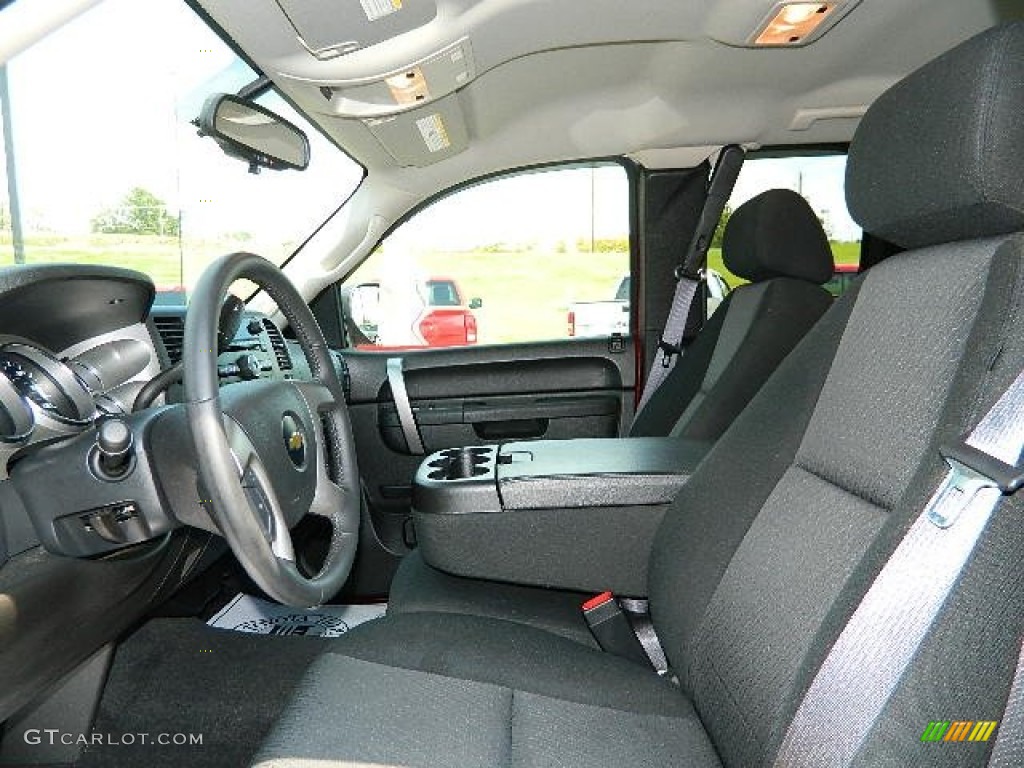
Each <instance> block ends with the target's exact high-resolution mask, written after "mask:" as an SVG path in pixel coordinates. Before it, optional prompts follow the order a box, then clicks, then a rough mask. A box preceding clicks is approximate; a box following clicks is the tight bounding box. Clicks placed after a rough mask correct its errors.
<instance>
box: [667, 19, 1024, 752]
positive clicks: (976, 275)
mask: <svg viewBox="0 0 1024 768" xmlns="http://www.w3.org/2000/svg"><path fill="white" fill-rule="evenodd" d="M1021 106H1024V24H1011V25H1005V26H1003V27H1000V28H997V29H995V30H991V31H989V32H988V33H985V34H983V35H981V36H979V37H978V38H976V39H974V40H972V41H969V42H968V43H966V44H964V45H962V46H960V47H958V48H956V49H954V50H953V51H951V52H950V53H948V54H946V55H944V56H942V57H940V58H939V59H937V60H936V61H934V62H932V63H930V64H928V65H926V66H925V67H923V68H922V69H921V70H919V71H918V72H916V73H914V74H913V75H911V76H910V77H908V78H907V79H906V80H905V81H903V82H902V83H900V84H899V85H897V86H895V87H894V88H893V89H892V90H890V91H889V92H887V93H886V94H884V95H883V96H882V97H880V98H879V99H878V100H877V102H876V103H875V104H874V105H873V106H872V107H871V109H870V110H869V111H868V113H867V114H866V115H865V117H864V118H863V121H862V123H861V126H860V128H859V129H858V132H857V135H856V137H855V139H854V143H853V145H852V146H851V150H850V158H849V163H848V171H847V196H848V201H849V207H850V210H851V212H852V213H853V215H854V217H855V218H856V219H857V220H858V222H859V223H861V224H862V225H863V226H864V227H865V228H866V229H868V230H869V231H872V232H876V233H878V234H880V235H882V236H884V237H886V238H887V239H889V240H891V241H892V242H895V243H897V244H899V245H902V246H905V247H908V248H911V249H912V250H909V251H907V252H904V253H902V254H898V255H896V256H894V257H892V258H890V259H888V260H887V261H885V262H883V263H882V264H880V265H878V266H876V267H874V268H873V269H872V270H871V271H870V272H869V273H867V275H866V276H865V277H864V278H863V279H862V280H860V281H858V282H857V283H855V285H854V286H853V288H852V290H851V291H850V292H848V293H847V294H846V295H844V296H843V297H842V298H841V299H839V300H838V301H837V302H836V303H835V305H834V306H833V307H832V308H831V309H830V310H829V311H828V312H827V313H826V314H825V316H824V317H823V318H822V320H821V321H820V322H819V323H818V324H817V325H816V326H815V328H814V329H813V330H812V331H811V332H810V333H808V334H807V336H806V337H805V338H804V340H803V341H802V342H801V343H800V344H799V345H798V346H797V347H796V349H795V350H794V351H793V353H792V354H791V355H790V356H789V357H788V358H787V359H786V360H785V361H784V362H783V364H782V365H781V366H780V367H779V368H778V370H777V371H776V372H775V374H774V375H773V376H772V377H771V378H770V379H769V380H768V382H767V383H766V384H765V386H764V387H763V388H762V389H761V390H760V392H759V393H758V394H757V396H756V397H755V398H754V399H753V400H752V402H751V403H750V406H749V407H748V408H747V409H746V410H745V411H744V412H743V413H742V414H741V415H740V416H739V417H738V418H737V419H736V421H735V422H734V424H733V425H732V427H731V428H730V429H729V430H728V431H726V433H725V434H724V436H723V437H722V439H721V440H720V441H719V442H718V443H717V444H716V445H715V447H714V448H713V450H712V451H711V453H710V454H709V455H708V457H707V458H706V459H705V461H704V462H703V464H702V465H701V466H700V468H699V469H698V471H697V472H696V473H695V474H694V476H693V477H692V478H691V480H690V482H689V483H688V484H687V485H686V486H685V488H684V489H683V490H682V492H681V493H680V494H679V496H678V497H677V499H676V501H675V503H674V505H673V508H672V509H671V510H670V512H669V513H668V514H667V515H666V518H665V520H664V523H663V525H662V528H661V530H660V532H659V535H658V538H657V541H656V544H655V548H654V551H653V553H652V558H651V561H650V566H649V582H650V597H651V609H652V614H653V618H654V623H655V627H656V630H657V632H658V634H659V637H660V638H661V640H662V643H663V645H664V647H665V650H666V653H667V655H668V657H669V660H670V662H671V663H672V665H673V667H674V669H675V670H676V671H677V673H678V674H679V676H680V678H681V681H682V684H683V687H684V689H685V690H686V691H687V692H688V693H689V694H690V696H691V697H692V699H693V701H694V703H695V705H696V707H697V709H698V711H699V713H700V715H701V718H702V720H703V722H704V723H705V726H706V727H707V729H708V732H709V733H710V735H711V737H712V739H713V740H714V742H715V745H716V748H717V749H718V751H719V754H720V755H721V757H722V760H723V763H724V764H725V765H726V766H758V765H768V764H770V763H771V760H772V759H773V756H774V754H775V752H776V751H777V749H778V746H779V743H780V741H781V739H782V736H783V734H784V733H785V730H786V727H787V726H788V724H789V722H790V721H791V719H792V717H793V714H794V712H795V711H796V708H797V706H798V705H799V703H800V700H801V698H802V696H803V694H804V692H805V691H806V689H807V687H808V686H809V685H810V682H811V680H812V679H813V677H814V674H815V673H816V671H817V670H818V668H819V667H820V665H821V663H822V661H823V660H824V658H825V656H826V655H827V653H828V650H829V648H830V647H831V645H832V644H833V643H834V642H835V640H836V638H837V637H838V635H839V633H840V632H841V630H842V628H843V626H844V625H845V623H846V621H847V620H848V618H849V616H850V615H851V614H852V612H853V610H854V609H855V608H856V605H857V603H858V601H859V600H860V598H861V597H862V596H863V594H864V593H865V591H866V590H867V588H868V586H869V585H870V583H871V581H872V579H873V578H874V576H875V575H876V574H877V573H878V572H879V570H880V569H881V568H882V567H883V565H884V563H885V561H886V559H887V557H888V555H889V554H890V553H891V552H892V550H893V549H894V548H895V546H896V544H897V543H898V542H899V540H900V538H901V536H902V534H903V533H904V532H905V530H906V529H907V527H908V526H909V524H910V522H911V521H912V520H913V519H914V518H915V517H916V516H917V514H918V513H919V512H920V510H921V509H922V508H923V506H924V504H925V503H926V502H927V500H928V498H929V496H930V494H931V492H932V491H933V490H934V488H935V487H936V486H937V484H938V483H939V481H940V480H941V478H942V476H943V475H944V473H945V470H946V465H945V463H944V462H943V460H942V458H941V456H940V455H939V452H938V446H939V445H940V444H941V443H944V442H949V441H953V440H956V439H957V438H958V437H959V436H960V435H962V434H964V433H965V432H967V431H968V430H969V429H970V428H971V426H973V424H974V423H975V422H976V421H977V419H979V418H980V417H981V416H982V415H983V414H984V413H985V412H986V411H987V409H988V408H989V407H990V406H991V404H992V403H993V402H994V401H995V400H996V399H997V398H998V396H999V395H1000V394H1001V392H1002V391H1003V390H1004V389H1005V388H1006V387H1007V386H1008V385H1009V384H1010V382H1011V381H1012V380H1013V379H1014V378H1015V377H1016V376H1017V374H1018V373H1019V372H1020V370H1021V368H1022V366H1024V289H1022V274H1024V270H1022V266H1024V235H1022V234H1021V232H1024V186H1022V185H1021V184H1020V182H1019V179H1020V178H1022V171H1024V168H1021V160H1020V155H1019V152H1018V149H1019V147H1020V146H1022V145H1024V127H1022V124H1021V122H1020V121H1019V119H1018V117H1017V116H1018V115H1019V114H1020V108H1021ZM997 164H1005V165H1006V166H1007V167H1008V168H1001V169H1000V170H999V171H998V172H997V171H995V170H994V166H995V165H997ZM1022 502H1024V498H1022V497H1020V495H1018V497H1014V498H1012V499H1009V500H1006V501H1005V502H1004V508H1003V510H1002V512H1001V513H1000V514H999V515H998V516H997V518H996V519H995V520H994V521H993V523H992V524H991V525H990V527H989V529H988V530H987V531H986V532H985V534H984V535H983V537H982V540H981V541H980V543H979V546H978V549H977V551H976V552H975V554H974V556H973V558H972V560H971V562H970V563H969V564H968V569H967V571H966V573H965V574H964V576H963V578H962V580H961V582H960V583H959V584H958V587H957V590H956V592H955V594H954V595H953V596H952V597H951V598H950V600H949V601H948V602H947V604H946V605H945V606H944V608H943V611H942V613H941V614H940V616H939V618H938V620H937V622H936V624H935V625H934V626H933V628H932V630H931V631H930V632H929V635H928V637H927V640H926V642H925V644H924V646H923V647H922V649H921V650H920V652H919V654H918V656H917V658H916V659H915V661H914V663H913V664H912V665H911V667H910V669H909V670H908V672H907V674H906V675H905V677H904V678H903V680H902V681H901V683H900V685H899V686H898V688H897V690H896V691H895V693H894V695H893V696H892V697H891V699H890V700H889V702H888V703H887V705H886V707H885V710H884V711H883V715H882V716H881V717H880V718H879V719H878V721H877V722H876V723H875V725H874V727H873V730H872V731H871V733H870V734H868V736H867V737H866V738H865V739H864V741H863V742H862V743H861V746H860V751H859V752H858V754H857V764H863V765H919V764H920V765H972V764H974V765H983V764H984V761H985V753H986V749H987V748H988V747H989V746H990V745H986V744H972V745H965V748H964V749H954V750H945V751H943V750H935V749H934V745H931V744H925V743H922V742H921V741H920V735H921V732H922V731H923V730H924V728H925V726H927V724H928V722H929V721H930V720H936V719H940V720H950V719H998V718H999V712H1000V711H1001V708H1002V705H1003V703H1004V702H1005V698H1006V692H1007V689H1008V686H1009V681H1010V677H1011V675H1012V671H1013V668H1014V662H1015V660H1016V658H1017V653H1018V650H1019V642H1020V637H1021V633H1022V631H1024V587H1022V585H1024V560H1022V558H1021V557H1020V551H1021V545H1022V544H1024V526H1020V524H1019V520H1020V517H1019V515H1020V513H1021V512H1022V511H1024V503H1022ZM880 631H884V628H880ZM836 727H837V728H842V727H843V724H842V723H837V724H836ZM822 738H823V739H825V738H828V734H822ZM929 748H930V749H929Z"/></svg>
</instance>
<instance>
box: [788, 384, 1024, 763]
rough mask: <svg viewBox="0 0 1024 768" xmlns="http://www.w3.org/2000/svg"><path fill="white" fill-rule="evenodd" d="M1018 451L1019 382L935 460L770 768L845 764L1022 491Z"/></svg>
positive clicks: (1021, 432)
mask: <svg viewBox="0 0 1024 768" xmlns="http://www.w3.org/2000/svg"><path fill="white" fill-rule="evenodd" d="M1022 449H1024V372H1022V373H1021V374H1020V375H1018V376H1017V378H1016V380H1015V381H1014V382H1013V384H1012V385H1011V386H1010V388H1009V389H1007V390H1006V392H1004V393H1003V395H1002V397H1000V398H999V400H998V401H997V402H996V404H995V405H994V406H993V407H992V409H991V410H990V411H989V412H988V413H987V414H985V416H984V418H982V419H981V421H980V422H979V423H978V425H977V426H976V427H975V428H974V430H973V431H972V432H971V434H970V435H969V436H968V437H967V438H966V440H964V441H962V442H961V443H960V444H958V445H956V446H954V447H952V448H946V449H943V450H942V456H943V458H944V459H945V460H946V462H947V463H948V464H949V472H948V473H947V474H946V477H945V478H944V479H943V481H942V483H941V484H940V485H939V487H938V489H937V490H936V491H935V493H934V494H933V495H932V497H931V499H930V500H929V501H928V503H927V504H926V505H925V508H924V510H923V511H922V512H921V514H920V515H919V516H918V518H917V519H916V520H915V521H914V523H913V525H912V526H911V527H910V530H908V531H907V533H906V535H905V536H904V537H903V540H902V541H901V542H900V543H899V546H897V547H896V550H895V551H894V552H893V554H892V556H891V557H890V558H889V560H888V562H886V564H885V566H884V567H883V568H882V570H881V571H880V572H879V574H878V576H877V577H876V578H875V581H874V583H872V585H871V587H870V589H868V591H867V594H865V595H864V598H863V599H862V600H861V602H860V605H858V606H857V609H856V610H855V611H854V613H853V615H852V616H851V617H850V620H849V622H847V624H846V627H845V628H844V629H843V631H842V633H841V634H840V635H839V639H838V640H837V641H836V643H835V645H834V646H832V649H831V650H830V651H829V653H828V656H827V657H826V658H825V661H824V662H823V663H822V665H821V668H820V669H819V670H818V673H817V675H815V677H814V681H813V682H812V683H811V686H810V688H809V689H808V690H807V693H806V694H804V698H803V701H801V703H800V706H799V708H798V709H797V712H796V715H795V716H794V718H793V720H792V722H791V723H790V724H789V729H788V730H787V731H786V735H785V736H784V737H783V740H782V746H781V747H780V748H779V751H778V754H777V755H776V757H775V761H774V763H773V768H804V767H805V766H806V767H808V768H809V767H810V766H813V767H814V768H839V767H840V766H848V765H850V764H851V762H852V761H853V758H854V756H855V755H856V753H857V751H858V749H859V748H860V745H861V743H862V742H863V741H864V739H865V737H866V736H867V734H868V733H869V732H870V730H871V728H872V727H873V725H874V724H875V722H876V720H877V719H878V717H879V716H880V714H881V713H882V710H883V709H884V708H885V705H886V702H888V700H889V698H890V697H891V696H892V694H893V692H894V691H895V690H896V686H897V684H898V683H899V681H900V679H901V678H902V677H903V674H904V672H905V671H906V669H907V667H908V666H909V665H910V662H911V660H912V658H913V657H914V655H915V653H916V652H917V650H918V648H920V646H921V643H922V642H923V641H924V638H925V636H926V635H927V633H928V630H929V628H930V627H931V626H932V624H933V623H934V621H935V619H936V617H937V616H938V614H939V611H940V610H941V609H942V606H943V604H944V603H945V602H946V598H947V597H948V596H949V594H950V593H951V592H952V590H953V587H954V585H955V584H956V582H957V580H958V579H959V577H960V574H961V573H962V571H963V569H964V567H965V566H966V564H967V561H968V559H969V558H970V556H971V553H972V552H973V551H974V548H975V546H976V544H977V542H978V539H979V538H980V537H981V534H982V532H983V531H984V530H985V527H986V526H987V524H988V522H989V520H990V519H991V518H992V516H993V514H994V513H995V511H996V509H997V507H998V506H999V502H1000V500H1001V499H1002V497H1003V495H1010V494H1013V493H1014V492H1016V491H1017V489H1019V488H1020V487H1021V485H1024V470H1022V468H1021V464H1020V460H1021V450H1022ZM837 724H838V725H837ZM822 734H828V737H827V738H823V737H822ZM1014 764H1015V765H1020V763H1014Z"/></svg>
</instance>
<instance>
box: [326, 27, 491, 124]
mask: <svg viewBox="0 0 1024 768" xmlns="http://www.w3.org/2000/svg"><path fill="white" fill-rule="evenodd" d="M474 75H475V71H474V66H473V51H472V48H471V47H470V44H469V39H468V38H462V39H461V40H458V41H457V42H455V43H452V44H451V45H449V46H447V47H446V48H443V49H441V50H440V51H438V52H436V53H433V54H431V55H430V56H427V57H426V58H424V59H421V60H420V61H417V62H414V63H412V64H409V65H407V66H404V67H400V68H399V69H396V70H393V71H391V72H387V73H386V74H382V75H378V76H376V77H372V78H363V79H360V80H349V81H339V80H334V81H330V82H313V83H312V84H313V85H316V86H318V87H319V89H320V95H321V96H322V97H323V98H324V99H325V101H326V103H325V104H324V109H323V111H325V112H327V113H328V114H335V115H340V116H342V117H383V116H384V115H390V114H395V113H397V112H405V111H407V110H410V109H415V108H417V107H422V106H424V105H426V104H430V103H431V102H434V101H437V100H439V99H441V98H443V97H445V96H447V95H448V94H450V93H453V92H454V91H456V90H458V89H459V88H461V87H462V86H464V85H466V84H467V83H468V82H470V81H471V80H472V79H473V77H474Z"/></svg>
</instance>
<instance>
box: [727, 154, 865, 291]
mask: <svg viewBox="0 0 1024 768" xmlns="http://www.w3.org/2000/svg"><path fill="white" fill-rule="evenodd" d="M845 178H846V155H819V156H813V157H796V156H791V157H771V158H768V157H764V158H752V159H748V160H747V161H746V162H745V163H744V164H743V169H742V170H741V171H740V175H739V178H738V179H737V180H736V186H735V188H734V189H733V193H732V197H731V198H730V199H729V205H728V207H727V208H726V211H725V214H724V215H723V217H722V218H723V224H722V225H720V226H719V228H718V231H717V232H716V233H715V234H716V237H715V242H714V243H713V247H712V249H711V250H710V251H709V253H708V268H709V270H713V272H712V273H711V278H714V277H715V276H716V275H717V276H718V277H721V278H723V279H724V280H725V282H726V283H727V284H728V285H729V286H730V287H736V286H737V285H740V284H742V283H744V282H746V281H745V280H743V279H741V278H739V277H737V276H736V275H733V274H732V273H730V272H729V270H728V269H727V268H726V266H725V264H724V262H723V260H722V251H721V235H722V232H723V230H724V224H725V222H727V221H728V217H729V216H730V215H731V213H732V211H734V210H736V208H737V207H739V206H740V205H742V204H743V203H745V202H746V201H747V200H749V199H750V198H752V197H754V196H756V195H759V194H761V193H762V192H765V191H767V190H769V189H780V188H786V189H792V190H793V191H795V192H799V193H800V194H801V195H803V197H804V199H805V200H807V202H808V203H810V205H811V208H813V209H814V211H815V212H816V213H817V214H818V218H819V219H820V220H821V224H822V226H823V227H824V229H825V232H826V234H827V235H828V239H829V244H830V245H831V246H832V257H833V259H834V260H835V265H836V268H835V273H834V275H833V277H832V279H831V280H830V281H829V282H828V283H826V284H825V288H827V289H828V290H829V291H830V292H831V293H832V294H834V295H835V296H839V295H841V294H842V293H843V291H845V290H846V288H847V287H848V286H849V284H850V281H851V280H852V279H853V277H854V275H856V274H857V269H858V265H859V262H860V240H861V234H862V233H861V229H860V227H858V226H857V224H856V223H855V222H854V221H853V219H851V218H850V214H849V211H847V209H846V194H845ZM710 306H711V305H710V302H709V307H710Z"/></svg>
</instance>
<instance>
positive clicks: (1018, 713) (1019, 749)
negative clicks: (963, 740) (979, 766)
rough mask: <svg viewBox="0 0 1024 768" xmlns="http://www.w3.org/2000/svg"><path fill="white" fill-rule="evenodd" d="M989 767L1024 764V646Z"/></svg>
mask: <svg viewBox="0 0 1024 768" xmlns="http://www.w3.org/2000/svg"><path fill="white" fill-rule="evenodd" d="M988 765H989V768H1020V766H1022V765H1024V647H1022V648H1021V651H1020V657H1019V658H1018V659H1017V671H1016V672H1014V674H1013V683H1012V684H1011V685H1010V695H1009V696H1008V697H1007V699H1006V708H1005V709H1004V710H1003V719H1002V720H1000V721H999V731H998V732H997V733H996V743H995V746H994V747H993V748H992V757H991V758H989V761H988Z"/></svg>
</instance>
